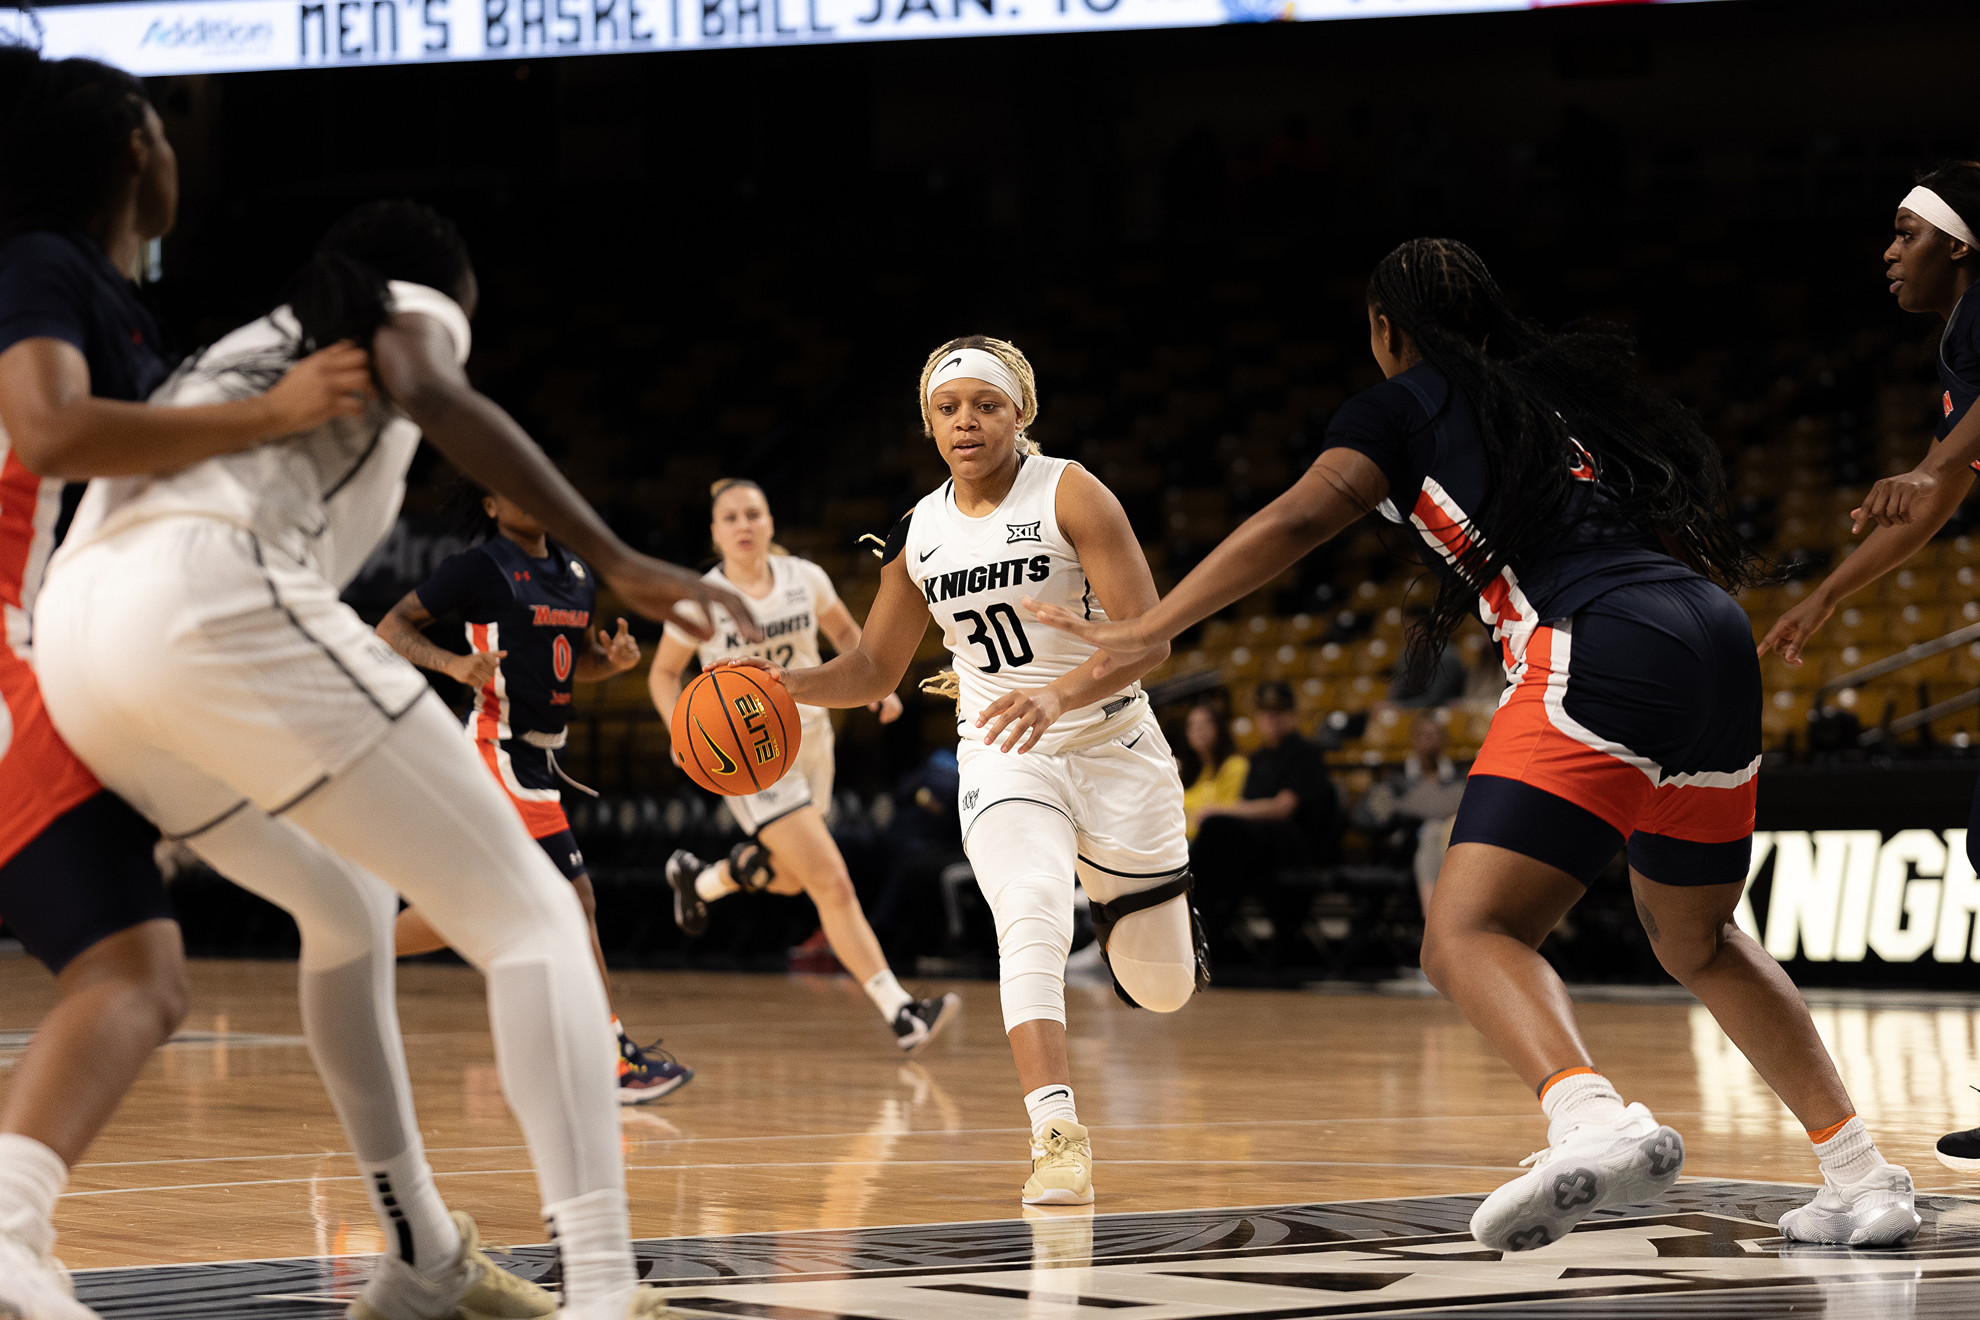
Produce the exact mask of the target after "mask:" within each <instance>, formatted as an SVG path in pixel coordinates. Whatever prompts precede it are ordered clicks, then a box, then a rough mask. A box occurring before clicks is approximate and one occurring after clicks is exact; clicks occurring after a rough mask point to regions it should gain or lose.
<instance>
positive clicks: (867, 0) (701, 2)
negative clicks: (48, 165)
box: [0, 0, 1680, 76]
mask: <svg viewBox="0 0 1980 1320" xmlns="http://www.w3.org/2000/svg"><path fill="white" fill-rule="evenodd" d="M1623 2H1624V3H1628V2H1629V0H1623ZM1640 2H1641V3H1659V2H1663V3H1677V2H1680V0H1640ZM1586 3H1608V4H1613V3H1617V0H123V2H121V3H105V4H94V3H85V4H44V5H40V6H36V7H32V8H14V7H12V5H13V0H0V40H6V39H11V40H14V41H19V42H24V43H26V44H28V45H33V46H36V47H38V48H40V49H41V50H43V51H44V52H46V53H47V54H49V55H53V56H68V55H88V56H92V57H94V58H96V59H101V60H105V61H107V62H109V63H111V64H115V65H117V66H118V67H120V68H124V69H128V70H130V71H131V72H132V73H135V74H140V75H144V76H150V75H155V74H178V73H229V72H242V71H247V70H253V69H308V68H329V67H337V66H343V65H354V64H419V63H428V62H437V61H444V60H499V59H524V58H528V59H536V58H541V57H544V56H552V55H607V54H621V53H626V52H633V51H644V50H698V49H705V48H710V47H737V46H795V45H806V44H818V43H825V42H840V41H894V40H902V39H908V38H918V37H961V36H992V35H1005V34H1014V33H1036V32H1095V31H1110V30H1117V29H1118V30H1127V29H1135V28H1165V27H1209V26H1215V25H1220V24H1226V23H1260V22H1276V21H1305V20H1316V19H1334V18H1378V17H1395V16H1400V15H1411V14H1460V13H1483V12H1487V11H1494V10H1508V9H1549V8H1560V7H1566V6H1570V5H1574V4H1586Z"/></svg>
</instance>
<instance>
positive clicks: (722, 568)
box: [646, 477, 962, 1054]
mask: <svg viewBox="0 0 1980 1320" xmlns="http://www.w3.org/2000/svg"><path fill="white" fill-rule="evenodd" d="M709 499H710V503H711V508H710V510H709V519H708V523H709V526H708V533H709V536H710V537H711V538H713V540H714V542H715V548H716V549H717V550H719V551H721V554H722V562H721V563H719V564H717V565H716V566H715V567H713V568H711V569H709V570H708V573H707V575H706V580H707V581H709V582H711V583H715V584H717V585H720V586H725V587H728V588H729V589H730V590H732V591H734V592H736V593H737V594H738V595H739V596H740V597H742V598H743V599H744V600H746V601H748V602H749V609H750V612H751V613H752V614H753V615H754V616H755V619H756V623H757V626H758V627H760V628H761V629H762V630H763V640H762V641H761V642H750V641H748V640H746V639H745V638H743V637H741V636H739V635H738V634H737V632H736V627H735V623H734V620H733V619H732V618H731V617H730V615H729V614H728V613H727V612H726V611H720V612H718V613H717V614H716V616H715V619H714V625H715V627H714V631H713V632H712V633H710V634H709V636H708V638H707V640H705V641H697V640H696V639H695V638H693V637H691V636H689V635H688V634H687V633H686V632H684V631H683V630H681V629H679V628H674V627H670V628H668V629H667V631H666V633H665V634H664V635H663V636H662V637H661V639H660V649H659V651H658V653H656V654H655V655H654V657H653V667H652V668H651V669H649V670H648V671H647V675H646V682H647V689H648V691H649V692H650V693H651V694H652V696H653V704H654V706H655V707H656V708H657V709H658V710H659V712H660V718H662V719H664V720H671V719H673V717H674V703H675V702H677V701H679V700H680V699H681V674H682V673H683V671H685V670H686V669H687V665H688V661H690V660H692V659H695V658H696V656H697V655H698V656H699V657H700V660H701V663H702V664H703V665H712V664H715V663H716V662H717V661H720V660H733V659H735V658H737V657H739V656H745V655H754V656H763V657H766V658H768V659H771V660H775V661H776V662H777V663H778V664H780V665H783V666H784V667H785V668H787V669H788V668H802V667H803V666H806V665H815V664H817V663H818V634H819V633H821V632H822V633H824V634H825V636H826V637H827V638H828V639H829V640H830V641H831V643H832V647H833V649H834V650H837V651H839V652H841V653H844V652H846V651H850V650H852V649H853V648H854V647H855V646H858V645H859V622H858V620H856V619H854V618H853V616H852V611H851V610H849V609H847V608H846V603H845V602H844V601H842V600H840V599H839V593H838V592H836V591H834V590H833V589H832V579H831V577H830V576H829V575H828V574H827V573H826V572H825V570H824V569H822V568H820V567H819V566H818V565H816V564H814V563H812V562H811V561H810V560H808V559H799V558H798V557H797V556H796V555H793V554H791V553H789V552H788V551H786V550H785V549H784V548H783V547H782V546H780V545H778V544H777V541H776V537H777V524H776V522H775V521H774V520H773V519H772V518H771V517H770V503H769V501H768V500H766V499H765V498H764V496H763V487H761V486H759V485H757V484H756V483H755V482H754V481H749V480H747V479H745V478H741V477H729V478H725V479H724V480H721V481H718V482H716V483H715V485H714V486H713V488H712V489H710V491H709ZM868 705H869V706H871V708H872V709H873V711H874V713H875V714H877V715H878V716H879V717H880V722H881V723H882V724H891V723H893V722H894V721H895V720H897V719H899V718H900V717H901V699H900V698H899V697H897V696H895V695H894V694H893V693H892V692H891V691H890V692H888V693H887V694H886V695H885V696H883V697H879V698H876V699H875V700H873V701H871V702H869V703H868ZM801 714H802V723H801V724H800V726H799V727H800V729H801V731H802V736H801V737H800V738H799V740H798V743H799V746H798V758H797V764H796V765H794V766H792V767H791V770H790V773H788V774H786V775H785V776H784V777H783V778H782V779H780V780H778V781H777V782H776V783H774V784H772V785H771V786H770V787H769V788H766V789H764V790H763V791H762V792H761V793H751V794H749V795H748V796H746V797H729V798H723V799H722V802H723V804H724V805H725V806H727V807H728V809H729V814H730V815H732V816H734V817H735V819H736V824H738V825H740V826H741V827H742V830H743V833H744V835H745V836H746V837H745V838H744V839H743V841H742V842H741V843H739V844H737V845H736V846H735V847H734V848H733V849H731V850H730V853H729V855H728V856H727V857H724V858H720V859H718V860H716V861H713V862H705V861H703V860H702V859H701V858H699V857H696V856H695V855H694V854H693V853H691V852H688V851H687V850H685V849H682V850H680V851H678V852H676V853H675V854H674V855H673V856H672V857H669V858H668V859H667V883H668V884H669V885H671V886H672V887H673V890H674V921H675V923H676V924H677V925H679V926H680V928H681V930H682V931H683V932H684V933H686V934H687V935H689V936H698V935H700V934H701V933H702V932H704V931H706V930H707V929H708V905H709V904H710V903H713V902H715V901H716V900H718V899H722V898H726V897H728V896H729V895H730V894H734V893H738V892H741V891H743V890H749V891H751V892H756V891H762V890H767V891H769V892H770V893H773V894H804V895H806V896H807V897H809V898H810V899H811V901H812V904H813V905H814V906H815V907H816V908H817V909H818V924H819V927H820V928H821V929H822V930H824V932H825V938H826V940H827V941H828V942H829V943H830V944H831V946H832V953H833V956H835V957H836V958H838V960H839V962H840V963H841V964H842V965H843V966H844V967H845V969H846V970H847V971H848V972H851V973H852V975H853V979H854V980H856V981H858V982H859V983H860V985H861V986H862V987H864V988H865V990H866V995H867V998H869V999H871V1000H872V1001H873V1006H874V1007H875V1008H877V1009H879V1010H880V1020H881V1021H882V1022H885V1023H886V1024H887V1026H888V1027H889V1028H891V1029H892V1031H893V1033H894V1043H895V1044H896V1045H898V1046H900V1048H901V1053H903V1054H913V1053H914V1052H915V1051H916V1050H918V1049H920V1048H921V1047H922V1046H924V1045H926V1044H927V1043H928V1042H929V1041H931V1040H933V1039H935V1035H936V1033H937V1032H939V1031H941V1030H942V1028H943V1027H945V1026H947V1025H948V1024H949V1021H950V1020H951V1019H952V1018H953V1017H954V1016H955V1014H956V1010H957V1009H958V1008H959V1007H960V1006H961V1004H962V1000H961V999H959V998H958V997H957V996H955V995H941V996H938V997H933V998H928V999H917V998H915V997H914V996H913V995H911V994H909V993H908V992H907V991H906V990H904V989H903V988H902V987H901V983H900V981H899V980H898V979H897V978H896V977H895V976H894V970H893V968H891V967H889V966H888V965H887V955H886V954H885V953H882V952H881V950H880V941H879V939H878V938H877V937H876V936H875V935H874V934H873V927H872V925H871V924H870V923H869V922H868V921H867V920H866V913H865V911H864V910H863V909H861V907H860V905H859V894H858V892H857V891H855V890H854V889H853V882H852V876H851V875H850V874H849V873H848V872H847V871H846V859H845V858H844V857H843V856H842V855H841V854H840V852H839V845H838V844H837V843H836V842H835V841H834V840H833V838H832V832H831V830H829V829H827V828H826V822H827V821H828V820H829V819H830V818H831V813H832V771H833V764H832V719H831V716H829V715H827V714H826V713H825V712H824V711H822V710H820V709H818V708H817V707H816V706H807V707H806V708H805V709H804V710H803V711H802V712H801Z"/></svg>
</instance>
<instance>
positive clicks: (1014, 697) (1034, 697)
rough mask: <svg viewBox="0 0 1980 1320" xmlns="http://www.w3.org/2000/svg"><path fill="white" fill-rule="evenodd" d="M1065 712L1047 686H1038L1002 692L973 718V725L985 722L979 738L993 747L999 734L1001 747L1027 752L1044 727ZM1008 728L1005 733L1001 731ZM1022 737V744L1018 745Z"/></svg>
mask: <svg viewBox="0 0 1980 1320" xmlns="http://www.w3.org/2000/svg"><path fill="white" fill-rule="evenodd" d="M1065 713H1066V703H1065V702H1064V701H1063V700H1061V699H1060V697H1059V694H1058V693H1056V692H1054V691H1053V690H1052V689H1051V688H1039V689H1038V690H1037V691H1035V692H1006V693H1005V694H1004V695H1003V696H1001V697H998V698H997V699H996V700H995V701H993V702H991V703H990V704H989V705H988V706H985V707H984V708H983V713H982V714H981V715H978V716H977V717H976V727H977V728H979V729H980V728H982V727H983V726H984V725H986V724H988V725H989V726H990V731H989V732H988V733H986V734H984V735H983V741H984V742H985V743H986V744H988V745H989V746H992V747H995V746H996V745H997V739H998V737H999V736H1003V738H1004V746H1003V748H1002V750H1004V751H1006V752H1008V751H1011V750H1013V749H1016V750H1017V751H1018V752H1019V753H1020V754H1022V753H1024V752H1028V751H1030V750H1031V749H1032V748H1033V747H1035V746H1037V745H1038V740H1039V739H1040V738H1042V737H1044V736H1045V730H1047V729H1049V728H1051V727H1052V725H1053V723H1054V722H1055V721H1057V720H1058V718H1059V716H1061V715H1063V714H1065ZM1006 730H1009V732H1008V733H1006V732H1005V731H1006ZM1027 735H1028V736H1027ZM1020 740H1022V744H1023V745H1022V746H1020V745H1019V742H1020Z"/></svg>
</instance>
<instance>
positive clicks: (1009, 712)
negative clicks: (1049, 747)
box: [976, 467, 1169, 752]
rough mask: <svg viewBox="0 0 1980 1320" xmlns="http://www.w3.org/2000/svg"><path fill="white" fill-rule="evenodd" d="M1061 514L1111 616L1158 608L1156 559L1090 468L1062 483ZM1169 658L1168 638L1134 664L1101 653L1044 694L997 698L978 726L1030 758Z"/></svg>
mask: <svg viewBox="0 0 1980 1320" xmlns="http://www.w3.org/2000/svg"><path fill="white" fill-rule="evenodd" d="M1054 511H1055V512H1056V513H1057V515H1058V519H1059V528H1060V530H1062V531H1063V532H1065V534H1066V539H1067V540H1069V541H1071V542H1072V544H1073V549H1074V551H1076V552H1077V553H1078V555H1079V564H1080V567H1081V568H1082V569H1084V570H1085V571H1086V580H1087V581H1088V582H1089V583H1091V584H1092V586H1093V593H1094V595H1096V596H1098V597H1099V598H1100V608H1101V609H1103V610H1105V611H1106V612H1107V617H1108V618H1110V619H1134V618H1139V617H1141V616H1142V615H1144V614H1146V613H1147V612H1148V611H1149V610H1150V609H1152V608H1154V606H1155V602H1156V601H1157V600H1158V599H1160V597H1159V596H1158V595H1157V594H1156V591H1155V578H1154V575H1153V574H1151V573H1150V572H1149V571H1148V557H1147V556H1146V555H1144V554H1142V553H1141V542H1139V541H1137V540H1136V539H1135V535H1134V526H1133V524H1131V523H1129V522H1128V516H1127V510H1125V509H1123V508H1122V507H1121V502H1120V501H1119V500H1118V499H1116V498H1115V497H1114V492H1113V491H1111V490H1108V489H1107V487H1106V486H1105V484H1103V483H1102V482H1101V481H1100V479H1099V478H1097V477H1095V476H1094V475H1093V474H1092V473H1090V472H1088V471H1087V470H1086V469H1085V468H1082V467H1069V468H1067V469H1066V471H1065V475H1064V476H1062V477H1061V478H1059V491H1058V498H1057V501H1056V503H1055V505H1054ZM1168 658H1169V643H1168V640H1167V639H1166V638H1165V639H1163V640H1161V641H1159V642H1157V643H1155V644H1154V645H1152V646H1150V647H1149V648H1148V649H1147V650H1146V652H1145V653H1143V654H1141V655H1139V656H1137V657H1136V658H1135V659H1134V660H1132V661H1129V662H1126V663H1120V664H1112V665H1110V664H1108V663H1107V653H1106V652H1104V651H1095V652H1094V653H1093V654H1092V655H1090V656H1088V657H1087V658H1086V659H1085V661H1083V662H1082V663H1081V664H1080V665H1078V666H1077V667H1076V668H1074V669H1073V670H1072V671H1071V672H1070V673H1068V674H1065V675H1063V676H1061V677H1059V678H1057V679H1054V680H1053V681H1052V682H1050V683H1048V684H1047V685H1046V686H1044V687H1042V688H1036V689H1033V690H1031V691H1024V692H1007V693H1005V694H1004V695H1003V696H1001V697H999V698H997V699H996V700H995V701H993V702H991V703H990V704H989V705H988V706H985V707H984V708H983V713H982V714H981V715H978V716H977V717H976V723H977V727H979V728H981V727H983V726H984V725H989V726H990V731H989V732H988V733H986V734H985V735H984V737H983V741H984V742H986V743H989V744H991V745H992V746H995V745H996V743H997V740H998V739H999V738H1002V739H1003V740H1004V741H1003V750H1004V751H1007V752H1011V751H1015V752H1028V751H1030V750H1031V749H1032V747H1033V746H1035V745H1036V744H1037V742H1038V740H1039V739H1040V738H1041V737H1043V736H1044V734H1045V731H1046V730H1047V729H1049V728H1051V727H1052V725H1053V723H1054V722H1056V721H1057V720H1058V718H1059V716H1061V715H1063V714H1065V713H1066V712H1067V711H1069V710H1078V709H1079V708H1080V707H1082V706H1090V705H1092V704H1093V703H1094V702H1096V701H1099V700H1101V699H1103V698H1105V697H1108V696H1111V695H1112V694H1114V693H1116V692H1119V691H1120V690H1121V689H1122V688H1124V687H1127V686H1128V685H1129V684H1131V683H1134V682H1135V681H1137V680H1138V679H1140V678H1141V676H1142V675H1143V674H1146V673H1147V672H1148V671H1149V670H1151V669H1153V668H1155V667H1156V666H1157V665H1159V664H1161V663H1162V662H1163V661H1164V660H1167V659H1168Z"/></svg>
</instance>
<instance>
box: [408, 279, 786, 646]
mask: <svg viewBox="0 0 1980 1320" xmlns="http://www.w3.org/2000/svg"><path fill="white" fill-rule="evenodd" d="M371 351H372V356H373V358H374V359H375V360H376V362H377V366H378V379H379V382H380V383H381V384H383V385H384V387H385V390H386V393H387V394H388V395H390V396H391V398H392V400H393V402H395V403H397V404H398V405H399V407H401V408H403V409H404V410H405V412H406V415H407V416H408V417H410V418H412V420H413V421H414V422H415V423H417V424H418V426H419V429H420V430H421V431H422V432H424V433H425V435H426V438H427V439H428V440H431V441H432V442H433V446H434V448H436V449H438V450H439V451H440V452H441V453H443V454H445V455H446V456H447V457H448V459H450V460H451V461H452V462H453V464H454V466H455V467H457V468H459V469H460V470H461V471H462V472H465V473H466V474H467V475H468V476H470V477H472V478H474V479H475V480H476V481H478V482H480V483H481V484H482V485H484V486H486V487H487V488H488V489H490V490H493V491H499V492H500V493H501V494H503V495H505V496H507V497H508V498H509V499H512V500H514V501H515V502H516V503H517V504H519V505H521V506H522V508H523V509H524V510H526V511H527V512H529V513H530V514H532V515H534V516H535V517H536V518H537V520H538V521H540V522H541V523H542V524H543V525H544V526H545V527H546V528H548V529H549V531H550V534H551V535H552V536H555V537H556V538H557V539H558V540H560V541H562V542H563V543H564V544H565V545H567V546H569V547H570V548H571V549H572V550H573V551H575V552H576V553H577V555H578V557H579V558H581V559H583V560H584V561H586V562H587V563H589V564H591V565H592V566H593V567H594V568H596V569H597V570H598V573H599V576H600V577H602V578H604V580H605V581H606V582H607V583H609V584H610V585H611V586H612V588H613V589H614V590H616V591H617V592H618V593H619V595H620V596H622V597H624V598H625V600H626V603H627V604H629V605H631V606H632V607H633V608H635V609H637V610H639V611H640V612H642V613H643V614H645V615H646V616H647V617H649V618H653V619H661V620H666V621H669V622H672V623H676V624H678V625H680V627H681V628H682V629H684V630H685V631H686V632H687V633H688V634H689V635H690V636H694V637H706V636H708V634H709V623H708V616H707V613H706V610H707V607H708V606H709V605H710V604H711V603H712V604H716V605H720V606H722V607H723V608H724V609H726V610H728V611H729V613H730V615H731V616H732V617H734V618H735V619H736V620H738V625H737V626H738V630H739V631H741V632H742V633H743V635H744V636H747V637H750V638H751V640H755V639H756V637H757V636H760V635H761V634H760V632H759V631H758V629H757V628H756V625H755V623H754V622H753V617H754V616H752V615H751V614H750V612H749V610H748V608H747V607H746V606H745V605H744V604H743V602H742V598H741V597H740V596H737V595H736V594H735V593H734V592H732V591H730V590H728V589H727V588H725V587H718V586H715V585H714V584H713V583H709V582H704V581H703V580H702V578H701V575H700V574H699V573H691V572H689V571H688V570H687V569H684V568H680V567H677V566H676V565H673V564H663V563H661V562H660V561H659V560H657V559H652V558H649V557H648V556H646V555H642V554H639V553H638V552H636V551H635V550H633V549H632V547H630V546H628V545H627V544H626V543H625V542H624V541H621V540H620V539H619V538H618V537H617V536H615V535H613V533H612V529H611V528H609V527H607V526H606V525H605V523H604V520H603V519H601V518H600V517H599V516H598V514H597V513H596V512H595V511H594V510H593V509H592V507H591V506H590V505H589V504H587V503H585V500H584V497H583V496H581V495H579V494H578V493H577V491H576V490H575V489H573V488H572V486H571V483H570V482H568V481H566V480H564V475H563V474H562V473H561V472H559V471H557V468H556V466H555V465H554V464H552V463H551V462H550V460H549V458H548V457H547V456H546V455H545V454H544V452H543V451H542V450H541V449H539V448H537V445H536V442H535V441H533V440H531V439H530V438H529V436H528V435H527V434H525V433H524V431H523V429H522V428H521V427H520V426H518V425H516V423H515V419H513V418H511V417H510V416H509V414H508V413H506V412H504V411H503V410H502V409H501V407H500V406H498V405H497V404H496V403H495V401H494V400H492V399H490V398H488V397H487V396H485V395H483V394H482V393H481V392H480V391H479V390H477V389H475V388H474V386H473V385H471V384H469V383H468V378H467V374H466V373H465V372H463V371H462V370H461V367H460V364H459V363H458V362H456V361H455V360H454V353H453V341H452V340H451V339H450V338H449V337H448V334H447V331H446V329H445V328H444V327H443V326H442V325H441V324H440V322H439V321H437V320H435V319H434V318H433V317H430V316H425V315H422V314H420V313H418V312H400V313H398V314H397V315H395V316H393V318H392V319H391V321H390V322H388V323H387V324H386V325H385V326H384V328H382V329H381V330H379V332H378V335H377V337H376V338H375V339H373V340H372V348H371ZM683 603H686V604H690V605H696V606H699V607H700V608H699V609H690V610H687V611H681V610H677V609H676V607H677V606H679V605H681V604H683Z"/></svg>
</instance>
